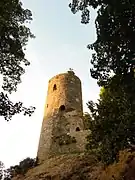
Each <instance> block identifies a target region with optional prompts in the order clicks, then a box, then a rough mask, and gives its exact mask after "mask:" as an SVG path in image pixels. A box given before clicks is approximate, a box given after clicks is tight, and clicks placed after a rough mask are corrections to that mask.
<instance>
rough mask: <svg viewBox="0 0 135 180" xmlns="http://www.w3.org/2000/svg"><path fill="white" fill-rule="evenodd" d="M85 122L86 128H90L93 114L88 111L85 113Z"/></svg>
mask: <svg viewBox="0 0 135 180" xmlns="http://www.w3.org/2000/svg"><path fill="white" fill-rule="evenodd" d="M83 122H84V129H85V130H87V129H89V128H90V122H91V116H90V114H89V113H88V112H85V113H84V114H83Z"/></svg>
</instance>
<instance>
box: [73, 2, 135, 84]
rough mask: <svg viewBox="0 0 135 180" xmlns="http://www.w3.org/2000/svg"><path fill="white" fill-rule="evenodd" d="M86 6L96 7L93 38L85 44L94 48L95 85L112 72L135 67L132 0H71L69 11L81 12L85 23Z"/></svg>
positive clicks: (122, 72)
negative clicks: (94, 38)
mask: <svg viewBox="0 0 135 180" xmlns="http://www.w3.org/2000/svg"><path fill="white" fill-rule="evenodd" d="M89 7H92V8H94V9H95V8H96V9H97V17H96V21H95V25H96V33H97V40H96V41H95V42H94V43H93V44H91V45H88V48H89V49H91V50H94V51H95V53H94V54H93V56H92V60H91V64H92V66H93V68H92V69H91V76H92V77H93V78H95V79H97V80H98V83H99V85H105V84H107V83H108V79H109V78H110V76H111V73H113V74H118V75H119V74H127V73H128V72H132V71H133V69H134V68H135V46H134V44H135V40H134V36H135V1H134V0H92V1H91V0H72V1H71V3H70V8H71V10H72V12H73V13H76V12H77V11H81V12H82V20H81V21H82V23H89V19H90V12H89Z"/></svg>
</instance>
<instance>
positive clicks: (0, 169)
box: [0, 157, 38, 180]
mask: <svg viewBox="0 0 135 180" xmlns="http://www.w3.org/2000/svg"><path fill="white" fill-rule="evenodd" d="M37 165H38V159H37V158H36V159H32V158H29V157H28V158H26V159H24V160H23V161H21V162H20V163H19V165H16V166H11V167H10V168H9V169H5V167H4V164H3V163H2V162H0V180H2V179H3V180H11V179H12V178H13V177H15V176H16V175H24V174H26V172H27V171H28V170H29V169H31V168H33V167H35V166H37Z"/></svg>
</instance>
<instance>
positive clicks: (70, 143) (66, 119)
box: [37, 72, 87, 162]
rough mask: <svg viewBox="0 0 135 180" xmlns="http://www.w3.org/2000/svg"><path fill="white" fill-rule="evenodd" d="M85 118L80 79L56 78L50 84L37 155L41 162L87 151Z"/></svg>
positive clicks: (70, 73)
mask: <svg viewBox="0 0 135 180" xmlns="http://www.w3.org/2000/svg"><path fill="white" fill-rule="evenodd" d="M82 115H83V108H82V91H81V81H80V79H79V78H78V77H77V76H75V75H74V73H72V72H69V73H63V74H59V75H57V76H55V77H53V78H52V79H51V80H50V81H49V84H48V92H47V99H46V105H45V113H44V120H43V123H42V129H41V135H40V141H39V147H38V153H37V156H38V158H39V161H40V162H42V161H44V160H46V159H48V158H50V157H53V156H56V155H58V154H64V153H73V152H82V151H84V146H85V142H86V138H85V137H86V134H87V132H86V131H84V124H83V120H82Z"/></svg>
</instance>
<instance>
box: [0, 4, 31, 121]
mask: <svg viewBox="0 0 135 180" xmlns="http://www.w3.org/2000/svg"><path fill="white" fill-rule="evenodd" d="M31 20H32V13H31V11H30V10H28V9H24V8H23V7H22V3H21V2H20V1H19V0H10V1H9V0H2V1H0V60H1V63H0V73H1V82H3V84H2V89H3V92H1V93H0V116H3V117H4V118H5V119H6V120H10V119H11V117H12V116H13V115H15V114H17V113H20V112H23V113H24V115H26V114H29V115H31V113H32V112H33V111H34V108H33V107H30V108H25V107H24V106H23V103H21V102H17V103H13V102H12V101H11V100H10V99H9V97H8V93H10V94H11V93H12V92H13V91H17V85H18V84H19V83H21V76H22V75H23V74H24V73H25V69H24V68H25V66H28V65H30V62H29V61H28V60H27V59H26V58H25V53H24V50H25V46H26V45H27V42H28V40H29V38H34V35H33V34H32V33H31V31H30V29H29V28H28V27H27V26H26V23H30V22H31Z"/></svg>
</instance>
